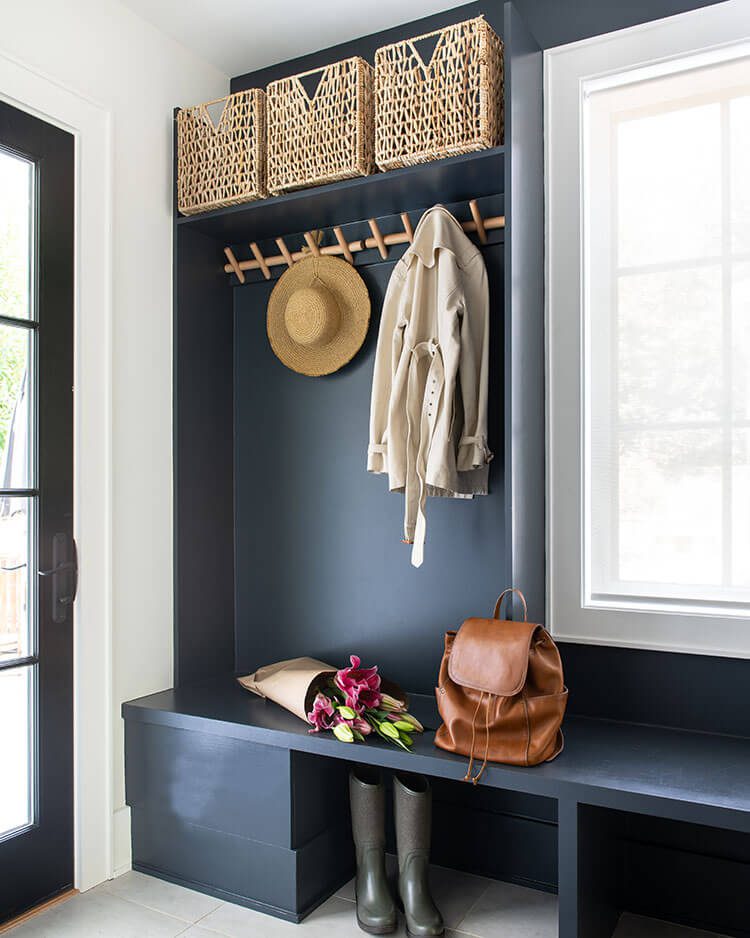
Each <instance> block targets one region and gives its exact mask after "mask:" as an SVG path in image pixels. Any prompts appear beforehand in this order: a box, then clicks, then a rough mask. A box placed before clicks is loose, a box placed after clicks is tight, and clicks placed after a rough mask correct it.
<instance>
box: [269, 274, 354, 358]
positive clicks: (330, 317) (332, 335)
mask: <svg viewBox="0 0 750 938" xmlns="http://www.w3.org/2000/svg"><path fill="white" fill-rule="evenodd" d="M369 323H370V297H369V295H368V293H367V287H366V286H365V284H364V281H363V280H362V278H361V277H360V275H359V274H358V273H357V271H356V270H355V269H354V268H353V267H352V265H351V264H348V263H347V262H346V261H342V260H339V258H336V257H327V256H325V255H324V256H321V257H306V258H304V259H303V260H301V261H297V263H296V264H294V265H293V266H292V267H290V268H289V270H287V271H285V272H284V274H282V276H281V277H280V279H279V281H278V283H277V284H276V286H275V287H274V288H273V292H272V293H271V298H270V300H269V301H268V316H267V320H266V327H267V330H268V339H269V341H270V343H271V348H272V349H273V351H274V353H275V354H276V356H277V357H278V358H279V359H280V360H281V361H282V362H283V364H285V365H286V366H287V368H291V369H292V371H297V372H299V373H300V374H302V375H310V376H318V375H329V374H331V373H332V372H334V371H338V369H339V368H343V366H344V365H345V364H346V363H347V362H349V361H351V360H352V358H354V356H355V355H356V354H357V352H358V351H359V349H360V348H361V347H362V343H363V342H364V341H365V336H366V335H367V327H368V325H369Z"/></svg>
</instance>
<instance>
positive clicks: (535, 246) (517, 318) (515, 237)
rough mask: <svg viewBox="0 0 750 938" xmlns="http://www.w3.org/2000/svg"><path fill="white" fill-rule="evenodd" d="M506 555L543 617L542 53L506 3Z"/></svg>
mask: <svg viewBox="0 0 750 938" xmlns="http://www.w3.org/2000/svg"><path fill="white" fill-rule="evenodd" d="M504 34H505V41H506V45H505V58H506V77H505V81H506V88H505V101H506V105H505V139H506V141H507V143H508V147H507V158H506V161H505V210H506V249H505V310H506V314H505V346H504V354H505V427H504V432H505V542H506V546H505V555H506V571H507V573H506V578H505V579H506V582H507V583H509V584H510V583H512V584H515V585H518V586H521V587H522V589H523V591H524V593H525V595H526V599H527V602H528V606H529V617H530V618H531V620H532V621H533V622H544V617H545V559H544V558H545V554H544V541H545V529H544V514H545V512H544V493H545V481H544V478H545V448H544V408H545V403H544V151H543V146H542V141H543V128H544V113H543V87H542V53H541V51H540V49H539V47H538V45H537V43H536V41H535V40H534V39H533V38H532V37H531V35H530V34H529V33H528V31H527V29H526V27H525V25H524V23H523V21H522V20H521V17H520V16H519V14H518V12H517V10H516V9H515V8H514V6H513V5H512V4H510V3H507V4H506V5H505V29H504Z"/></svg>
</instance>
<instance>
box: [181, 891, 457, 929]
mask: <svg viewBox="0 0 750 938" xmlns="http://www.w3.org/2000/svg"><path fill="white" fill-rule="evenodd" d="M196 928H200V929H201V931H196V930H195V929H196ZM203 931H207V932H208V933H209V934H211V935H213V938H216V934H217V933H218V934H219V935H222V936H226V938H293V936H295V935H296V936H298V938H329V936H330V938H362V935H363V934H364V933H363V932H362V930H361V929H360V928H359V926H358V925H357V921H356V917H355V912H354V903H353V902H351V901H350V900H347V899H340V898H338V897H337V896H334V897H333V898H331V899H329V900H328V901H327V902H325V903H323V905H322V906H320V908H318V909H316V910H315V911H314V912H313V913H312V914H311V915H309V916H308V917H307V918H306V919H305V921H304V922H302V924H300V925H292V924H291V923H289V922H283V921H281V920H280V919H275V918H272V917H270V916H268V915H264V914H262V913H261V912H253V911H252V910H250V909H244V908H242V907H241V906H238V905H231V904H230V903H225V904H224V905H222V906H221V908H219V909H217V910H216V911H215V912H212V913H211V914H210V915H207V916H206V918H204V919H202V920H201V922H200V923H199V925H198V926H194V927H193V928H191V929H189V930H188V931H187V932H185V936H184V938H207V936H206V935H204V934H203ZM445 934H446V938H462V936H460V935H458V934H457V933H454V932H451V931H446V933H445ZM180 938H183V936H180ZM394 938H406V929H405V928H404V924H403V919H401V920H400V922H399V928H398V930H397V931H396V932H395V933H394Z"/></svg>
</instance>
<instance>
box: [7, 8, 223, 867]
mask: <svg viewBox="0 0 750 938" xmlns="http://www.w3.org/2000/svg"><path fill="white" fill-rule="evenodd" d="M0 17H1V18H2V31H1V32H0V53H2V54H4V55H6V56H10V57H12V58H14V59H15V60H17V61H18V62H20V63H22V64H23V65H25V66H28V67H29V68H31V69H33V70H35V71H38V72H40V73H42V74H44V75H46V76H47V77H49V78H51V79H53V80H54V81H55V82H57V83H59V84H61V85H63V86H65V87H66V88H68V89H70V90H72V91H75V92H76V93H78V94H80V95H82V96H84V97H87V98H89V99H91V100H93V101H94V102H96V103H97V104H98V105H100V106H101V107H103V108H105V109H106V110H107V111H108V112H109V114H110V118H111V126H112V193H111V204H112V346H113V355H112V359H113V365H112V368H113V374H112V430H113V434H112V464H113V467H114V470H113V479H112V507H113V511H112V515H113V517H112V566H113V581H112V605H113V615H112V619H113V635H112V660H113V675H112V697H113V713H112V721H113V734H112V735H113V758H114V767H113V792H112V804H113V806H114V809H115V818H114V847H113V852H114V858H113V868H114V869H115V870H118V869H122V868H123V867H124V866H126V865H127V864H128V863H129V859H130V844H129V824H128V817H127V812H126V811H123V810H122V808H123V806H124V803H125V802H124V775H123V730H122V720H121V718H120V704H121V702H122V701H123V700H128V699H130V698H132V697H138V696H140V695H143V694H148V693H151V692H154V691H157V690H161V689H163V688H166V687H169V686H171V683H172V400H171V397H172V387H171V382H172V371H171V362H172V328H171V287H172V275H171V264H172V221H171V193H172V136H171V133H172V132H171V114H172V108H173V107H174V106H175V105H185V104H191V103H196V102H198V101H201V100H207V99H209V98H212V97H216V96H218V95H221V94H225V93H226V91H227V88H228V80H227V77H226V76H225V75H223V74H221V73H220V72H219V71H218V70H217V69H215V68H214V67H212V66H211V65H209V64H207V63H206V62H204V61H203V60H201V59H199V58H197V57H196V56H195V55H194V54H193V53H191V52H189V51H187V50H186V49H185V48H183V47H182V46H180V45H178V44H177V43H175V42H174V41H172V40H170V39H168V38H166V37H165V36H163V35H162V34H161V33H159V32H158V31H157V30H156V29H155V28H153V27H152V26H150V25H148V24H147V23H146V22H145V21H143V20H141V19H139V18H138V17H137V16H135V15H134V14H133V13H131V12H130V11H129V10H128V9H126V8H125V7H124V6H122V5H121V4H120V3H117V2H115V0H66V2H65V3H60V2H59V0H26V2H11V0H0ZM2 91H3V89H2V88H0V93H2ZM80 266H81V271H80V274H81V277H83V278H85V277H86V258H85V257H82V258H81V264H80ZM84 497H85V493H84ZM81 565H82V566H81V577H82V579H83V577H85V576H86V558H85V556H84V555H82V557H81Z"/></svg>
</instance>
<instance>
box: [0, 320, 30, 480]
mask: <svg viewBox="0 0 750 938" xmlns="http://www.w3.org/2000/svg"><path fill="white" fill-rule="evenodd" d="M32 340H33V332H32V330H30V329H29V328H27V327H26V328H25V327H16V326H7V325H1V326H0V488H3V489H10V488H21V489H25V488H30V487H31V486H32V484H33V480H32V478H31V473H30V466H31V463H32V460H31V452H30V442H31V432H30V421H31V413H32V409H31V406H30V401H29V372H28V367H29V361H30V358H31V348H30V345H31V342H32Z"/></svg>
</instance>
